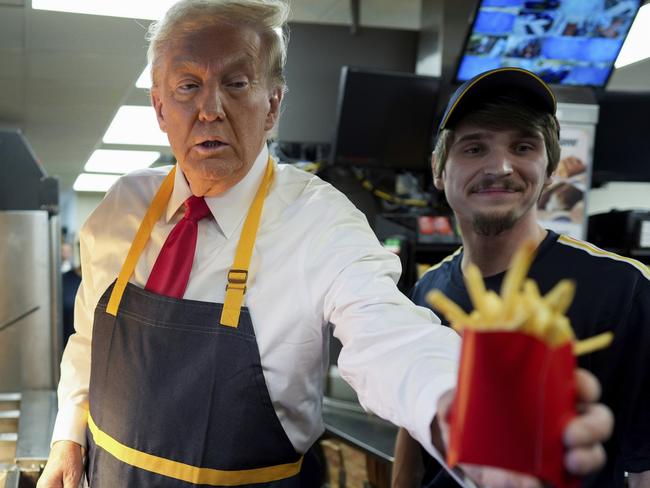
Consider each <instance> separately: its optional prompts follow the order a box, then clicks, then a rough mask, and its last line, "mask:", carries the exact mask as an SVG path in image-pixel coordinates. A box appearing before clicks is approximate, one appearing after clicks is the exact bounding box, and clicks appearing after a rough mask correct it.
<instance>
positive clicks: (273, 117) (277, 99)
mask: <svg viewBox="0 0 650 488" xmlns="http://www.w3.org/2000/svg"><path fill="white" fill-rule="evenodd" d="M283 95H284V90H283V88H282V87H281V86H276V87H275V88H273V90H271V93H270V96H269V112H268V113H267V114H266V121H265V123H264V128H265V129H266V130H271V129H273V126H274V125H275V123H276V122H277V121H278V117H279V116H280V107H281V106H282V96H283Z"/></svg>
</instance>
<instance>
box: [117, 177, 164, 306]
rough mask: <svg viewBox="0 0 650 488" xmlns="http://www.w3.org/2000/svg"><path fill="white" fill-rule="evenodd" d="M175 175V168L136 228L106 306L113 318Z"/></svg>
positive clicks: (161, 211)
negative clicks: (136, 230)
mask: <svg viewBox="0 0 650 488" xmlns="http://www.w3.org/2000/svg"><path fill="white" fill-rule="evenodd" d="M175 174H176V166H174V167H173V168H172V170H171V171H170V172H169V174H168V175H167V176H166V177H165V180H164V181H163V182H162V185H160V188H159V189H158V193H156V196H155V197H154V198H153V201H152V202H151V206H150V207H149V209H148V210H147V213H146V214H145V215H144V218H143V219H142V222H141V223H140V227H139V228H138V232H137V233H136V235H135V239H133V242H132V243H131V248H130V249H129V253H128V254H127V255H126V259H125V260H124V264H122V269H121V270H120V274H119V275H118V277H117V282H116V283H115V286H114V287H113V291H112V292H111V298H110V299H109V301H108V306H107V307H106V312H107V313H109V314H111V315H113V316H116V315H117V309H118V308H119V306H120V302H121V301H122V295H123V294H124V289H125V288H126V285H127V283H128V282H129V278H130V277H131V275H132V274H133V271H134V270H135V265H136V264H137V262H138V259H139V258H140V254H142V251H143V249H144V247H145V246H146V245H147V241H149V236H150V235H151V231H152V230H153V227H154V225H156V222H158V219H159V218H160V216H161V215H162V214H163V212H164V211H165V208H166V207H167V202H168V201H169V197H170V196H171V194H172V190H173V189H174V175H175Z"/></svg>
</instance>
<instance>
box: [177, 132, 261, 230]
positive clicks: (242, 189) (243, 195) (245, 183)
mask: <svg viewBox="0 0 650 488" xmlns="http://www.w3.org/2000/svg"><path fill="white" fill-rule="evenodd" d="M268 158H269V150H268V149H267V147H266V144H264V147H263V148H262V151H261V152H260V153H259V154H258V155H257V158H255V162H253V166H252V167H251V169H250V170H249V171H248V173H247V174H246V176H244V178H243V179H242V180H241V181H240V182H239V183H237V184H236V185H235V186H233V187H232V188H228V189H227V190H226V191H225V192H223V193H221V194H220V195H217V196H214V197H206V198H205V203H207V204H208V208H209V209H210V211H211V212H212V215H213V217H214V219H215V221H216V222H217V224H218V225H219V228H220V229H221V232H223V235H224V236H225V237H226V238H227V239H230V236H231V235H232V233H233V232H234V231H235V229H236V228H237V227H238V226H239V224H240V222H241V221H242V220H243V219H244V217H245V216H246V215H247V214H248V209H249V207H250V205H251V202H252V201H253V198H254V196H255V193H256V192H257V189H258V187H259V185H260V183H261V182H262V178H263V176H264V170H265V169H266V162H267V161H268ZM191 196H192V190H190V185H189V184H188V183H187V180H186V179H185V175H184V174H183V170H182V169H181V167H180V165H178V164H177V165H176V175H175V178H174V190H173V191H172V195H171V197H170V198H169V203H168V204H167V213H166V215H165V218H166V220H167V222H169V221H170V220H171V218H172V217H173V216H174V214H176V212H177V211H178V209H179V208H180V207H181V206H182V205H183V203H184V202H185V200H187V199H188V198H189V197H191Z"/></svg>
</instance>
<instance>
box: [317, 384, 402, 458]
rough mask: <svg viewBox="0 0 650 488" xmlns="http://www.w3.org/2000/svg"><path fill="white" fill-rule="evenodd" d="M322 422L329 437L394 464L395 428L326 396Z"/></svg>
mask: <svg viewBox="0 0 650 488" xmlns="http://www.w3.org/2000/svg"><path fill="white" fill-rule="evenodd" d="M323 419H324V421H325V430H326V432H327V433H328V434H330V435H332V436H334V437H337V438H339V439H341V440H342V441H344V442H346V443H348V444H350V445H352V446H353V447H356V448H358V449H359V450H361V451H363V452H364V453H366V454H370V455H372V456H374V457H376V458H378V459H379V460H381V461H384V462H387V463H392V462H393V461H394V459H395V455H394V454H395V437H396V436H397V427H395V426H394V425H393V424H391V423H390V422H387V421H385V420H383V419H380V418H379V417H376V416H374V415H371V414H368V413H366V412H364V411H363V410H362V409H361V407H359V406H358V405H354V404H351V403H350V402H344V401H337V400H333V399H331V398H327V397H326V398H325V399H324V401H323Z"/></svg>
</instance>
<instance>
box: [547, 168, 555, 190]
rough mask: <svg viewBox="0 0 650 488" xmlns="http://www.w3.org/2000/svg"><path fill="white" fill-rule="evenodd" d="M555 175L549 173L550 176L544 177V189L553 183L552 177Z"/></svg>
mask: <svg viewBox="0 0 650 488" xmlns="http://www.w3.org/2000/svg"><path fill="white" fill-rule="evenodd" d="M554 175H555V172H553V173H551V174H550V175H547V176H546V179H545V180H544V189H546V188H547V187H548V185H550V184H551V183H553V176H554Z"/></svg>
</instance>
